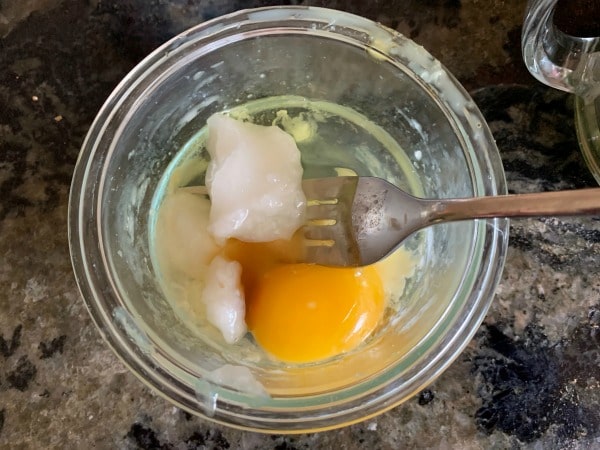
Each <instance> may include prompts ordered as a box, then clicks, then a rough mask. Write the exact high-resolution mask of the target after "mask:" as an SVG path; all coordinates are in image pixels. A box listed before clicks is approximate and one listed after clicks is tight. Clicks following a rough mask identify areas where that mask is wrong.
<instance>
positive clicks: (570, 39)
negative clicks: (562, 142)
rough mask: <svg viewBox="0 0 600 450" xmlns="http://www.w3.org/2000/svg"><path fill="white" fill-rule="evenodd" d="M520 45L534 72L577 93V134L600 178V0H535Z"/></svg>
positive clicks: (552, 83)
mask: <svg viewBox="0 0 600 450" xmlns="http://www.w3.org/2000/svg"><path fill="white" fill-rule="evenodd" d="M521 48H522V52H523V59H524V61H525V65H526V66H527V69H528V70H529V72H530V73H531V74H532V75H533V76H534V77H536V78H537V79H538V80H539V81H541V82H542V83H544V84H546V85H548V86H551V87H553V88H556V89H560V90H563V91H566V92H571V93H574V94H576V96H577V97H576V100H575V123H576V127H577V137H578V139H579V143H580V146H581V150H582V152H583V155H584V157H585V160H586V163H587V164H588V166H589V168H590V170H591V171H592V174H593V175H594V177H595V178H596V180H597V181H598V183H600V0H568V1H567V0H530V1H529V2H528V5H527V12H526V16H525V21H524V24H523V34H522V39H521Z"/></svg>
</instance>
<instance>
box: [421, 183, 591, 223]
mask: <svg viewBox="0 0 600 450" xmlns="http://www.w3.org/2000/svg"><path fill="white" fill-rule="evenodd" d="M426 202H427V203H430V204H429V205H428V207H429V220H430V222H431V223H436V222H441V221H448V220H451V221H455V220H465V219H485V218H490V217H540V216H577V215H595V214H599V215H600V188H590V189H576V190H569V191H556V192H539V193H535V194H512V195H499V196H495V197H491V196H490V197H475V198H464V199H462V198H460V199H448V200H426Z"/></svg>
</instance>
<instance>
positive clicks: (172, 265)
mask: <svg viewBox="0 0 600 450" xmlns="http://www.w3.org/2000/svg"><path fill="white" fill-rule="evenodd" d="M209 211H210V202H209V201H208V199H206V198H203V197H201V196H199V195H194V194H190V193H188V192H185V191H183V190H179V191H176V192H174V193H173V194H170V195H167V196H166V197H165V200H164V202H163V204H162V206H161V209H160V214H159V216H158V220H157V223H156V235H157V236H160V242H161V245H159V246H158V253H159V256H160V257H161V258H163V259H164V260H165V261H168V263H169V264H168V272H169V273H172V272H174V273H173V275H176V274H181V275H184V276H185V277H187V278H196V277H198V276H199V275H200V274H201V273H202V271H203V270H205V269H206V267H207V266H208V264H209V263H210V261H211V259H212V258H213V257H214V256H215V255H216V254H217V252H218V251H219V247H218V246H217V244H216V243H215V241H214V240H213V238H212V237H211V235H210V234H209V233H208V231H207V230H208V214H209Z"/></svg>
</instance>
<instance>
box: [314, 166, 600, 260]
mask: <svg viewBox="0 0 600 450" xmlns="http://www.w3.org/2000/svg"><path fill="white" fill-rule="evenodd" d="M302 187H303V189H304V192H305V194H306V197H307V199H308V207H307V212H308V220H307V224H306V226H305V229H304V232H305V237H306V238H307V244H308V246H309V247H308V249H307V255H306V259H307V261H308V262H313V263H317V264H322V265H328V266H365V265H369V264H373V263H375V262H377V261H379V260H380V259H382V258H384V257H385V256H387V255H388V254H390V253H391V252H392V251H393V250H394V249H396V248H397V247H398V246H399V245H400V243H402V241H404V240H405V239H406V238H407V237H409V236H410V235H411V234H412V233H414V232H415V231H417V230H420V229H422V228H424V227H427V226H430V225H433V224H436V223H441V222H450V221H459V220H467V219H484V218H490V217H539V216H575V215H597V214H600V188H591V189H578V190H571V191H557V192H540V193H535V194H516V195H500V196H493V197H492V196H489V197H474V198H459V199H421V198H417V197H414V196H412V195H410V194H408V193H406V192H404V191H402V190H401V189H400V188H398V187H396V186H394V185H393V184H391V183H388V182H387V181H385V180H383V179H381V178H375V177H331V178H317V179H309V180H304V181H303V185H302Z"/></svg>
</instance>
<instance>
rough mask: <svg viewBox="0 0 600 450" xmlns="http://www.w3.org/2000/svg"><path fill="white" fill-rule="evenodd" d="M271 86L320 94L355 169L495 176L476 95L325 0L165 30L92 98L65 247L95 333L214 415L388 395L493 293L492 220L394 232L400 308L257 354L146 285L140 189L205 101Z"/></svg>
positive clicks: (259, 414)
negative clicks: (308, 357) (208, 331)
mask: <svg viewBox="0 0 600 450" xmlns="http://www.w3.org/2000/svg"><path fill="white" fill-rule="evenodd" d="M261 102H262V103H261ZM278 102H280V103H281V105H282V106H286V105H287V106H286V107H289V110H290V111H292V110H294V108H295V110H300V109H302V107H303V105H306V104H310V105H313V106H314V105H321V107H322V108H323V110H328V108H329V109H330V111H329V113H327V112H326V111H325V113H324V117H331V118H332V121H333V122H332V126H333V125H336V124H337V125H340V124H342V125H343V126H342V125H340V126H342V128H335V127H334V129H336V130H337V131H336V133H333V134H332V133H330V135H329V139H330V142H334V143H335V145H338V147H339V148H338V152H337V153H336V154H337V155H338V156H337V157H339V158H341V159H342V160H345V159H346V158H345V157H346V156H348V155H351V156H352V157H353V158H354V159H355V160H357V161H358V160H360V161H362V162H363V163H364V164H358V165H357V171H358V172H359V174H360V175H367V174H373V175H377V176H382V177H385V178H387V179H388V180H390V181H392V182H395V183H397V184H399V185H401V186H402V187H403V188H405V189H406V190H408V191H409V192H412V193H413V194H417V195H421V196H425V197H461V196H462V197H465V196H483V195H497V194H503V193H505V192H506V186H505V180H504V173H503V170H502V165H501V161H500V158H499V155H498V151H497V149H496V147H495V144H494V140H493V139H492V136H491V134H490V132H489V129H488V128H487V125H486V124H485V122H484V119H483V117H482V116H481V114H480V112H479V110H478V109H477V107H476V105H475V104H474V103H473V101H472V100H471V98H470V97H469V96H468V94H467V93H466V92H465V91H464V90H463V88H462V87H461V86H460V85H459V84H458V82H457V81H456V80H455V79H454V78H453V77H452V75H451V74H449V73H448V72H447V70H446V69H445V68H444V67H443V66H442V65H441V64H440V63H439V62H438V61H437V60H435V59H434V58H433V57H431V56H430V55H429V54H428V53H427V52H426V51H425V50H424V49H423V48H421V47H419V46H417V45H416V44H415V43H413V42H412V41H410V40H408V39H407V38H405V37H403V36H401V35H400V34H398V33H396V32H394V31H392V30H389V29H387V28H384V27H382V26H380V25H378V24H376V23H374V22H371V21H369V20H366V19H363V18H360V17H357V16H354V15H350V14H346V13H342V12H339V11H333V10H327V9H320V8H312V7H308V8H307V7H274V8H262V9H256V10H246V11H241V12H238V13H235V14H231V15H228V16H224V17H221V18H217V19H215V20H212V21H210V22H206V23H203V24H201V25H199V26H197V27H194V28H192V29H190V30H188V31H186V32H184V33H183V34H181V35H179V36H177V37H175V38H174V39H172V40H171V41H169V42H167V43H166V44H165V45H163V46H162V47H160V48H159V49H157V50H156V51H155V52H153V53H152V54H151V55H149V56H148V57H147V58H146V59H144V60H143V61H142V62H141V63H140V64H139V65H138V66H137V67H136V68H135V69H134V70H133V71H132V72H131V73H130V74H129V75H128V76H127V77H126V78H125V79H124V80H123V81H122V82H121V83H120V84H119V86H118V87H117V88H116V89H115V91H114V92H113V93H112V95H111V96H110V97H109V99H108V100H107V101H106V103H105V104H104V106H103V107H102V109H101V111H100V112H99V114H98V116H97V118H96V120H95V121H94V123H93V125H92V127H91V129H90V131H89V134H88V135H87V138H86V140H85V142H84V144H83V148H82V151H81V154H80V157H79V160H78V162H77V166H76V169H75V174H74V178H73V184H72V190H71V198H70V205H69V207H70V209H69V240H70V246H71V255H72V262H73V267H74V271H75V275H76V278H77V282H78V284H79V288H80V290H81V293H82V295H83V299H84V301H85V303H86V305H87V307H88V309H89V311H90V314H91V316H92V318H93V320H94V322H95V323H96V325H97V326H98V328H99V329H100V332H101V334H102V336H103V337H104V338H105V340H106V341H107V342H108V344H109V345H110V346H111V347H112V349H113V350H114V351H115V353H116V354H117V355H118V356H119V357H120V358H121V359H122V360H123V362H124V363H125V364H126V365H127V366H128V367H129V368H130V369H131V370H132V372H133V373H134V374H136V375H137V376H138V377H139V378H140V379H141V380H142V381H143V382H144V383H146V384H147V385H148V386H150V387H151V388H153V389H154V390H156V391H157V392H159V393H160V394H161V395H163V396H164V397H165V398H167V399H169V400H170V401H172V402H173V403H174V404H176V405H178V406H179V407H181V408H183V409H185V410H187V411H189V412H191V413H194V414H198V415H202V416H205V417H208V418H210V419H212V420H214V421H216V422H219V423H223V424H227V425H230V426H235V427H240V428H246V429H252V430H258V431H265V432H301V431H308V430H323V429H329V428H335V427H339V426H343V425H347V424H350V423H354V422H357V421H360V420H364V419H367V418H369V417H371V416H373V415H375V414H378V413H381V412H383V411H385V410H388V409H390V408H392V407H394V406H396V405H398V404H400V403H401V402H403V401H405V400H406V399H408V398H410V397H411V396H412V395H414V394H415V393H417V392H419V391H420V390H421V389H423V388H424V387H425V386H426V385H427V384H428V383H431V382H432V381H433V380H434V379H435V378H436V377H437V376H438V375H440V373H441V372H442V371H443V370H444V369H445V368H446V367H448V365H449V364H450V363H451V362H452V361H453V360H454V359H455V358H456V357H457V355H458V354H459V353H460V352H461V350H462V349H463V348H464V347H465V346H466V345H467V343H468V342H469V340H470V339H471V337H472V335H473V334H474V333H475V331H476V330H477V328H478V326H479V324H480V323H481V321H482V319H483V317H484V315H485V314H486V311H487V309H488V307H489V305H490V302H491V301H492V297H493V293H494V289H495V286H496V284H497V282H498V280H499V277H500V274H501V270H502V266H503V262H504V258H505V252H506V248H507V238H508V232H507V231H508V221H507V220H505V219H489V220H479V221H469V222H462V223H453V224H444V225H436V226H433V227H430V228H429V229H427V230H424V231H422V232H419V233H417V234H416V235H414V236H413V237H411V239H409V240H408V241H407V242H406V244H405V245H406V246H407V248H409V249H411V251H413V252H414V254H415V255H417V256H418V258H416V267H415V272H414V275H413V276H412V277H411V278H410V279H409V280H408V283H407V285H406V288H405V289H404V291H403V293H400V292H399V293H398V294H397V295H398V299H397V300H398V304H399V305H400V306H399V307H398V308H397V310H396V311H395V312H394V313H393V314H390V315H388V316H387V318H386V320H385V323H384V324H383V325H382V326H381V327H380V329H379V331H378V332H377V333H376V335H375V336H373V337H372V338H371V339H369V340H368V341H367V342H366V343H365V344H364V345H362V346H361V347H359V348H358V349H356V350H355V351H352V352H349V353H347V354H344V355H341V356H338V357H336V358H332V359H329V360H326V361H323V362H320V363H313V364H304V365H284V364H279V363H276V362H272V361H271V362H269V361H267V360H265V359H264V358H257V357H256V354H255V352H253V351H252V348H253V346H252V344H251V342H250V339H249V338H245V339H244V340H243V342H242V343H240V344H238V345H234V346H229V347H228V346H226V345H222V346H220V345H218V344H214V345H213V344H211V343H210V342H208V341H207V340H206V339H204V338H203V337H202V336H199V335H198V333H196V332H194V330H192V329H191V328H190V327H188V326H186V324H185V323H184V322H183V321H181V320H180V319H179V318H178V316H177V314H175V312H174V311H173V308H172V307H171V306H170V304H169V303H168V302H167V300H166V298H165V294H164V292H163V290H162V289H161V284H160V281H159V278H160V276H159V273H158V272H157V267H156V265H155V264H154V263H153V256H152V245H151V239H152V231H151V228H152V227H151V224H152V221H153V217H154V215H155V212H156V211H155V207H154V206H153V199H154V198H156V195H155V194H156V191H157V189H159V188H160V184H161V183H160V180H161V177H162V176H163V174H164V172H165V170H167V168H168V167H169V165H170V164H171V163H172V161H173V160H174V158H176V157H177V155H178V154H179V151H180V149H182V148H184V147H185V146H186V145H187V144H188V143H189V142H190V140H191V139H192V138H193V137H194V136H196V134H197V133H198V130H200V129H201V128H202V127H204V125H205V123H206V120H207V118H208V117H209V116H210V115H211V114H213V113H215V112H218V111H224V110H231V109H235V108H236V107H240V105H248V107H249V108H250V109H252V108H254V107H255V106H256V105H259V106H260V105H261V104H263V105H264V104H267V103H268V104H269V105H271V106H273V105H275V106H277V103H278ZM290 102H291V103H290ZM252 105H254V106H252ZM255 109H256V108H255ZM275 109H276V108H275ZM257 110H261V108H258V109H257ZM263 110H264V108H263ZM344 124H345V125H344ZM337 125H336V126H337ZM317 134H319V133H317ZM339 149H341V150H339ZM313 151H315V150H314V149H313ZM316 152H317V153H316V154H313V155H312V159H311V161H312V162H310V161H309V162H308V163H307V164H308V165H311V167H312V169H315V167H317V166H318V164H319V161H320V160H327V159H328V158H333V159H331V160H330V161H328V164H330V165H331V164H333V165H335V163H336V156H335V155H334V156H333V157H331V155H329V156H328V157H327V158H325V156H323V158H320V157H319V154H318V150H316ZM325 154H326V152H325V150H323V155H325ZM304 156H305V155H304V153H303V158H304ZM315 170H316V169H315ZM257 386H258V388H257ZM265 391H266V394H265Z"/></svg>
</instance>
